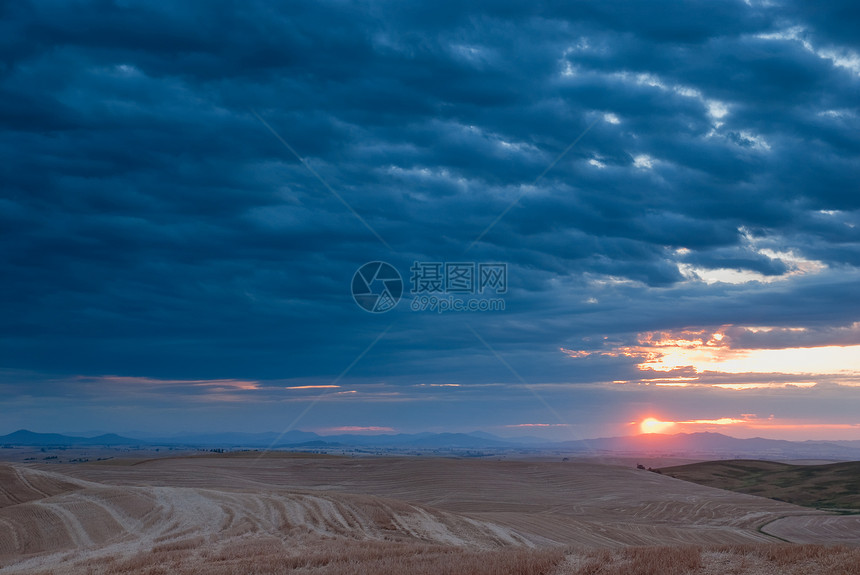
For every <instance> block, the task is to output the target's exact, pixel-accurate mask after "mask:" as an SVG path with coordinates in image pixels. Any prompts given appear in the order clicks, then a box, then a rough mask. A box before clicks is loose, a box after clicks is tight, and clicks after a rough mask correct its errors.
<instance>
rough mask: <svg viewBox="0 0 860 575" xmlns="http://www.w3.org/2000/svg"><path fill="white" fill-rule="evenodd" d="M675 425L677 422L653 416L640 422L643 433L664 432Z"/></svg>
mask: <svg viewBox="0 0 860 575" xmlns="http://www.w3.org/2000/svg"><path fill="white" fill-rule="evenodd" d="M674 426H675V423H674V422H673V421H660V420H659V419H655V418H653V417H649V418H647V419H643V420H642V423H640V424H639V428H640V429H641V430H642V433H663V432H664V431H666V430H668V429H670V428H672V427H674Z"/></svg>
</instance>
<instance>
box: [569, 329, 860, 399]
mask: <svg viewBox="0 0 860 575" xmlns="http://www.w3.org/2000/svg"><path fill="white" fill-rule="evenodd" d="M775 329H777V328H766V327H757V326H754V327H732V326H724V327H722V328H720V329H717V330H707V329H701V330H678V331H675V332H646V333H643V334H640V335H639V337H638V338H637V344H636V345H624V346H616V347H613V348H611V349H608V350H602V351H593V352H589V351H581V350H571V349H566V348H561V351H562V352H563V353H564V354H566V355H567V356H569V357H572V358H584V357H588V356H591V355H595V354H597V355H602V356H607V357H629V358H633V359H635V360H636V361H637V367H638V368H639V370H641V371H645V372H658V373H659V372H665V373H667V374H668V373H670V372H675V373H677V372H678V371H681V373H684V374H685V375H690V374H702V375H704V374H711V375H714V374H721V373H722V374H770V373H774V374H776V373H778V374H784V375H795V376H798V375H799V376H807V377H808V376H810V375H827V374H831V375H840V376H850V377H857V376H860V345H821V346H814V345H813V346H806V347H799V346H795V347H787V348H779V349H774V348H762V349H759V348H755V349H753V348H737V347H733V345H732V337H736V336H738V334H746V335H752V334H757V333H761V332H764V333H767V332H770V331H772V330H775ZM778 331H779V332H780V333H790V332H796V331H805V329H804V328H779V330H778ZM727 333H731V334H732V337H729V335H727ZM697 380H699V375H695V376H693V377H667V378H665V379H660V378H649V379H640V380H636V383H647V384H653V385H656V386H659V387H688V386H690V385H696V383H695V382H696V381H697ZM613 383H629V382H628V381H621V380H618V381H614V382H613ZM815 383H816V382H813V381H808V382H807V381H803V382H773V383H761V382H758V383H745V382H743V381H740V382H737V383H734V382H733V383H721V384H716V385H717V387H722V388H724V389H734V390H741V389H754V388H776V387H784V386H786V385H794V386H797V387H811V386H813V385H815ZM847 383H848V384H849V385H857V384H860V382H847Z"/></svg>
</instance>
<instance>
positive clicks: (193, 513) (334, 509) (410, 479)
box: [0, 454, 860, 574]
mask: <svg viewBox="0 0 860 575" xmlns="http://www.w3.org/2000/svg"><path fill="white" fill-rule="evenodd" d="M0 478H2V479H3V483H2V488H0V497H3V499H0V501H3V506H2V508H0V573H3V574H6V573H10V574H11V573H49V572H52V571H53V570H56V571H57V572H62V573H93V574H97V573H153V574H154V573H216V574H218V573H245V572H255V573H269V572H271V573H282V572H284V567H287V566H288V567H290V568H292V569H295V570H297V571H296V572H299V573H407V572H408V573H423V572H426V573H476V574H477V573H488V574H489V573H499V574H501V573H524V574H525V573H559V574H561V573H580V572H582V573H586V572H587V573H603V572H605V573H616V572H618V573H622V572H624V573H626V572H630V571H623V570H621V571H618V570H617V569H625V568H626V567H623V566H624V565H628V566H629V565H632V564H633V563H635V562H644V563H643V565H644V564H646V563H647V562H648V561H651V559H648V557H651V556H650V555H649V554H648V553H651V552H650V551H649V552H647V553H646V552H645V551H642V552H639V551H636V552H634V551H631V549H639V548H647V549H652V551H653V549H655V547H654V546H662V547H664V548H665V546H667V545H670V546H672V547H671V549H675V550H678V549H682V550H687V551H683V553H686V554H690V557H692V556H693V555H695V556H697V557H699V559H698V560H696V561H693V560H692V559H691V560H690V562H689V568H690V569H705V568H707V566H708V565H710V564H711V563H713V560H716V559H714V558H717V559H719V561H723V559H724V555H725V554H727V553H728V554H729V555H730V556H732V557H734V556H735V555H737V553H740V552H739V551H736V550H737V549H747V548H756V546H755V545H754V546H753V547H748V546H749V545H751V544H773V543H774V542H778V541H780V540H788V541H798V542H816V543H822V542H824V543H830V542H836V541H842V542H846V543H852V542H860V522H858V521H855V522H853V523H852V522H849V523H840V524H838V525H837V524H836V523H834V521H838V520H850V519H854V518H852V517H845V516H832V515H828V514H826V513H823V512H819V511H815V510H809V509H804V508H801V507H796V506H794V505H790V504H787V503H782V502H778V501H772V500H768V499H763V498H758V497H753V496H749V495H743V494H737V493H732V492H728V491H723V490H717V489H712V488H708V487H703V486H700V485H696V484H693V483H688V482H683V481H680V480H676V479H672V478H670V477H666V476H661V475H659V474H655V473H648V472H647V471H646V472H643V471H640V470H636V469H631V468H626V467H617V466H608V465H600V464H594V463H582V462H565V463H560V462H559V463H548V462H537V463H536V462H512V461H477V460H463V459H459V460H458V459H441V458H440V459H427V458H411V459H410V458H389V459H386V458H365V459H349V458H335V457H313V458H309V457H290V456H280V455H278V454H275V455H270V456H266V457H258V456H253V455H248V456H244V457H237V456H231V457H219V456H212V457H186V458H172V459H169V458H165V459H156V460H148V461H143V462H138V463H136V464H134V465H106V464H104V462H102V463H101V464H98V465H86V464H84V465H50V466H48V465H43V466H40V467H38V468H36V467H24V466H20V465H0ZM837 536H838V537H837ZM727 546H730V547H727ZM729 548H731V549H735V551H730V552H729V551H725V549H729ZM713 549H718V550H717V551H713ZM846 549H847V548H846ZM690 550H694V551H690ZM703 550H704V551H703ZM672 552H674V551H672ZM678 552H681V551H678ZM631 553H633V555H631ZM636 553H639V555H636ZM662 553H664V554H665V553H670V551H666V550H665V549H664V551H663V552H662ZM709 553H710V555H709ZM743 553H747V551H743ZM845 553H849V554H850V553H853V551H851V550H847V551H845ZM595 554H597V555H595ZM697 554H698V555H697ZM715 554H716V555H715ZM733 554H734V555H733ZM729 555H726V556H729ZM685 556H686V555H685ZM596 558H597V559H596ZM601 558H602V559H601ZM598 559H600V560H604V559H605V561H604V563H603V565H604V566H603V567H600V569H604V568H605V569H608V570H605V571H595V570H594V568H595V563H594V562H595V561H597V560H598ZM726 560H727V561H728V559H726ZM734 560H735V559H732V561H734ZM743 561H747V560H746V559H744V560H743ZM756 561H759V562H763V563H762V564H763V565H764V564H765V563H767V560H766V559H762V558H760V557H759V558H758V559H756ZM632 562H633V563H632ZM682 563H683V562H682ZM683 564H684V565H686V563H683ZM249 565H251V566H253V569H251V571H248V566H249ZM616 568H617V569H616ZM612 569H616V570H615V571H613V570H612ZM642 572H643V573H647V572H651V571H642ZM656 572H660V573H662V572H664V571H656ZM689 572H702V573H705V572H709V571H689Z"/></svg>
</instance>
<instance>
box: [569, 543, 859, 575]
mask: <svg viewBox="0 0 860 575" xmlns="http://www.w3.org/2000/svg"><path fill="white" fill-rule="evenodd" d="M733 574H737V575H858V574H860V549H857V548H852V547H844V546H827V545H791V544H786V545H734V546H718V547H708V548H699V547H634V548H629V549H623V550H614V551H613V550H607V549H604V550H597V551H584V552H582V551H581V552H572V553H571V554H570V555H568V557H567V560H566V561H565V562H564V563H563V564H562V565H561V567H560V568H559V569H558V570H557V571H556V572H555V573H554V574H553V575H733Z"/></svg>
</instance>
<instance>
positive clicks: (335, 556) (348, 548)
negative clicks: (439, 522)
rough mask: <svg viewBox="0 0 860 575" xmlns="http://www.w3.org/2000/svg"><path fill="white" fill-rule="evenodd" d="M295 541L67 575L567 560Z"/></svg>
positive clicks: (379, 572) (371, 574)
mask: <svg viewBox="0 0 860 575" xmlns="http://www.w3.org/2000/svg"><path fill="white" fill-rule="evenodd" d="M295 543H296V542H293V544H292V545H287V544H286V543H285V542H284V541H280V540H275V539H264V540H253V539H251V540H247V541H244V542H235V543H233V544H231V545H229V546H225V547H222V548H221V549H218V550H211V549H204V550H201V551H200V552H199V553H193V552H190V550H188V549H181V550H172V551H157V552H156V551H153V552H152V553H147V554H141V555H138V556H136V557H133V558H130V559H126V560H122V561H117V560H116V559H115V558H102V559H97V560H94V559H90V560H86V561H80V562H77V563H75V564H71V565H68V566H67V569H68V570H67V571H64V572H67V573H86V574H87V575H120V574H139V575H161V574H165V575H166V574H171V575H172V574H176V575H252V574H253V575H281V574H283V573H296V574H307V575H403V574H407V573H408V574H411V575H412V574H414V575H425V574H426V575H458V574H466V573H468V574H470V575H549V574H550V573H552V572H553V571H554V570H555V569H556V567H557V566H558V565H559V564H560V563H561V562H562V561H563V560H564V557H565V555H564V552H563V551H562V550H560V549H539V550H533V549H502V550H498V551H478V550H472V549H463V548H459V547H447V546H439V545H426V544H416V543H407V542H379V541H365V542H358V541H351V540H344V539H333V538H320V539H316V540H308V539H305V540H304V541H302V542H301V544H300V545H296V544H295ZM299 548H304V549H305V551H304V552H301V551H300V549H299ZM34 573H37V572H34Z"/></svg>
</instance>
